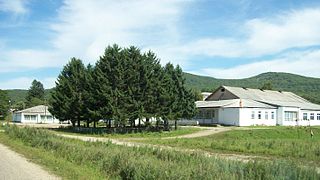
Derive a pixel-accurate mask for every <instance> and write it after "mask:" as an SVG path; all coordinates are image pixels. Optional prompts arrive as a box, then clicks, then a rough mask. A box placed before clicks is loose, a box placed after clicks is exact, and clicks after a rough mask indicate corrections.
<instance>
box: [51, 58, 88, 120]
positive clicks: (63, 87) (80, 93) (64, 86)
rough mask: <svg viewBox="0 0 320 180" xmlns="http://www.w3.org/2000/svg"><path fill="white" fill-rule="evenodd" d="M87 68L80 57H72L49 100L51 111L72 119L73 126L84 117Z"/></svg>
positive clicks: (57, 115) (61, 118)
mask: <svg viewBox="0 0 320 180" xmlns="http://www.w3.org/2000/svg"><path fill="white" fill-rule="evenodd" d="M85 77H86V68H85V66H84V65H83V63H82V61H81V60H80V59H76V58H72V59H71V61H70V62H69V63H68V64H67V65H66V66H64V68H63V70H62V72H61V74H60V75H59V76H58V79H57V82H56V87H55V89H54V90H53V91H52V96H51V98H50V100H49V103H50V107H49V111H50V112H51V113H52V115H54V116H55V117H57V118H58V119H59V120H71V122H72V124H73V126H74V125H75V122H78V126H80V120H83V119H84V114H85V110H86V108H85V106H84V89H85V83H86V78H85Z"/></svg>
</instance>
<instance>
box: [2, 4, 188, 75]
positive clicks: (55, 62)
mask: <svg viewBox="0 0 320 180" xmlns="http://www.w3.org/2000/svg"><path fill="white" fill-rule="evenodd" d="M189 2H191V1H182V0H155V1H149V0H138V1H111V0H110V1H87V0H77V1H72V0H65V1H64V4H63V6H62V7H61V8H60V9H59V11H58V17H57V19H56V20H55V21H54V22H53V23H51V24H50V25H49V26H48V28H49V30H51V31H53V32H54V34H55V35H54V36H53V37H52V38H51V39H49V40H48V42H47V43H49V44H51V45H52V48H51V49H50V50H41V47H40V48H39V49H37V50H36V49H20V50H14V49H9V48H4V49H3V50H0V53H1V54H3V56H2V57H0V66H1V67H2V69H0V72H8V71H16V70H19V69H33V68H43V67H62V66H63V65H64V64H65V63H67V62H68V61H69V59H70V58H71V57H77V58H80V59H82V60H84V62H85V63H89V62H90V63H93V62H95V61H96V60H97V59H98V58H99V56H100V55H102V54H103V52H104V48H105V47H106V46H108V45H112V44H114V43H117V44H119V45H120V46H129V45H136V46H139V47H140V48H147V47H152V46H158V45H159V44H163V43H164V44H166V43H170V42H174V41H175V39H178V37H179V34H178V31H177V22H178V21H179V18H180V16H181V15H182V13H183V10H184V7H185V6H186V5H187V4H189ZM147 49H149V48H147Z"/></svg>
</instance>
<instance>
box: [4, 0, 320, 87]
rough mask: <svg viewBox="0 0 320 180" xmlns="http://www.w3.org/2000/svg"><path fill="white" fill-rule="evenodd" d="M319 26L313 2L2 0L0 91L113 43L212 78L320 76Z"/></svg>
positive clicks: (50, 76) (49, 81)
mask: <svg viewBox="0 0 320 180" xmlns="http://www.w3.org/2000/svg"><path fill="white" fill-rule="evenodd" d="M319 32H320V1H316V0H314V1H311V0H310V1H308V0H295V1H294V0H290V1H289V0H281V1H279V0H255V1H253V0H252V1H249V0H224V1H222V0H220V1H218V0H184V1H182V0H153V1H149V0H136V1H129V0H128V1H125V0H120V1H111V0H110V1H109V0H105V1H103V0H92V1H88V0H60V1H58V0H56V1H55V0H47V1H42V0H0V89H13V88H24V89H27V88H28V87H29V86H30V84H31V81H32V80H33V79H38V80H40V81H41V82H42V83H43V84H44V86H45V88H51V87H53V86H54V82H55V80H56V77H57V76H58V74H59V73H60V71H61V69H62V67H63V65H65V64H66V63H67V62H68V61H69V60H70V58H71V57H77V58H80V59H82V60H83V61H84V62H85V63H92V64H94V63H95V62H96V60H97V59H98V58H99V56H100V55H101V54H102V53H103V50H104V48H105V47H106V46H108V45H112V44H114V43H117V44H119V45H120V46H130V45H135V46H138V47H139V48H141V49H142V50H143V51H147V50H152V51H154V52H155V53H156V54H157V55H158V57H159V58H160V59H161V63H163V64H165V63H166V62H172V63H174V64H179V65H180V66H181V67H182V68H183V70H184V71H186V72H190V73H194V74H198V75H206V76H212V77H216V78H246V77H251V76H254V75H257V74H260V73H263V72H270V71H272V72H289V73H295V74H300V75H305V76H311V77H320V70H319V69H320V68H319V67H320V66H319V65H320V33H319Z"/></svg>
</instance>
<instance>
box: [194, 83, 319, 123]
mask: <svg viewBox="0 0 320 180" xmlns="http://www.w3.org/2000/svg"><path fill="white" fill-rule="evenodd" d="M196 106H197V107H198V108H199V114H198V115H197V116H196V117H195V119H196V120H198V121H199V123H200V124H225V125H235V126H251V125H268V126H275V125H283V126H294V125H302V126H308V125H311V126H314V125H320V105H318V104H313V103H311V102H309V101H307V100H306V99H304V98H302V97H300V96H297V95H296V94H294V93H291V92H284V91H271V90H260V89H250V88H240V87H228V86H221V87H219V88H218V89H217V90H215V91H214V92H213V93H212V94H211V95H210V96H208V97H207V98H206V99H205V100H204V101H197V102H196Z"/></svg>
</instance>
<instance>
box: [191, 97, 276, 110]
mask: <svg viewBox="0 0 320 180" xmlns="http://www.w3.org/2000/svg"><path fill="white" fill-rule="evenodd" d="M196 106H197V107H198V108H208V107H211V108H212V107H213V108H221V107H222V108H240V107H244V108H275V107H274V106H271V105H268V104H264V103H261V102H257V101H254V100H250V99H230V100H220V101H197V102H196Z"/></svg>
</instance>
